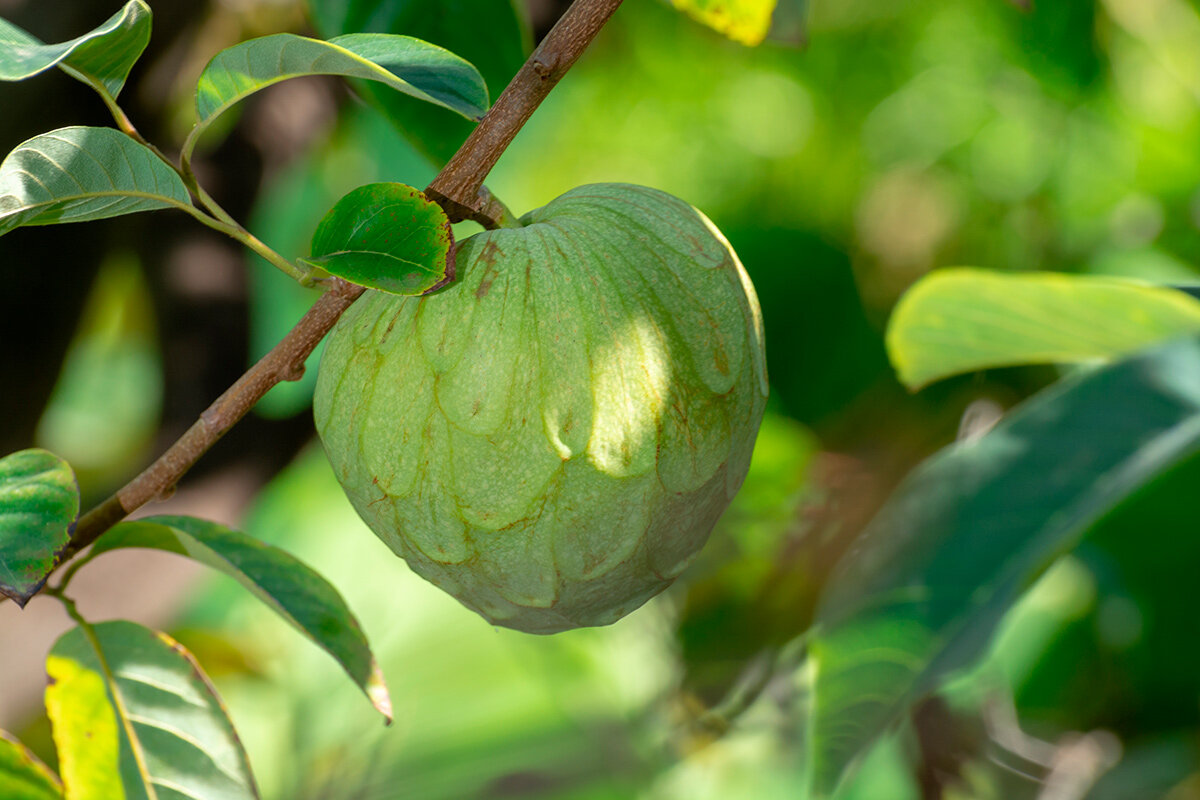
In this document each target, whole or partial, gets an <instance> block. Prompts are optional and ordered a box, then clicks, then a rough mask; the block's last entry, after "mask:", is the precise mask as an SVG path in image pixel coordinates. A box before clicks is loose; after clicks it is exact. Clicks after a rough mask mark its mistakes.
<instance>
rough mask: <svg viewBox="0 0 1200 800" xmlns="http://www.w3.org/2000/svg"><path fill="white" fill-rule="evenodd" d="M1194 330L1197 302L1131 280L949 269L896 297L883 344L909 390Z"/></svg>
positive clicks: (1106, 354)
mask: <svg viewBox="0 0 1200 800" xmlns="http://www.w3.org/2000/svg"><path fill="white" fill-rule="evenodd" d="M1193 331H1200V301H1197V300H1195V299H1194V298H1192V297H1191V296H1189V295H1187V294H1185V293H1183V292H1180V291H1177V290H1175V289H1169V288H1164V287H1159V286H1152V285H1149V284H1146V283H1143V282H1140V281H1134V280H1126V279H1122V278H1105V277H1096V276H1089V275H1065V274H1056V273H1045V272H1033V273H1020V274H1011V273H1000V272H991V271H988V270H982V269H969V268H955V269H943V270H939V271H937V272H934V273H932V274H930V275H928V276H926V277H925V278H923V279H921V280H920V281H918V282H917V283H916V284H914V285H913V286H912V287H911V288H910V289H909V290H908V292H907V293H906V294H905V295H904V297H902V298H901V299H900V302H899V303H898V304H897V305H896V309H895V311H894V312H893V314H892V318H891V320H889V322H888V330H887V347H888V355H889V356H890V358H891V360H892V365H893V366H894V367H895V369H896V372H897V374H898V375H899V377H900V380H901V381H902V382H903V383H904V384H905V385H906V386H908V387H909V388H910V389H919V388H920V387H922V386H925V385H926V384H929V383H932V382H933V381H936V380H940V379H942V378H946V377H949V376H951V375H958V374H961V373H964V372H974V371H976V370H981V369H990V368H993V367H1008V366H1017V365H1022V364H1072V363H1083V362H1090V361H1105V360H1108V359H1112V358H1116V357H1118V356H1122V355H1125V354H1127V353H1130V352H1132V351H1134V350H1137V349H1139V348H1142V347H1146V346H1148V345H1151V344H1154V343H1156V342H1160V341H1162V340H1164V339H1167V338H1170V337H1172V336H1178V335H1181V334H1184V333H1189V332H1193Z"/></svg>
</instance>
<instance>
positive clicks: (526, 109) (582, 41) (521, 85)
mask: <svg viewBox="0 0 1200 800" xmlns="http://www.w3.org/2000/svg"><path fill="white" fill-rule="evenodd" d="M620 5H621V0H575V2H574V3H572V4H571V7H570V8H568V9H567V13H565V14H563V15H562V18H561V19H559V21H558V23H557V24H556V25H555V26H554V27H553V28H552V29H551V30H550V33H548V34H546V38H545V39H543V40H542V43H541V44H539V45H538V47H537V49H536V50H534V51H533V55H531V56H530V57H529V60H528V61H526V62H525V64H524V66H522V67H521V69H520V70H519V71H518V72H517V74H516V75H515V76H514V77H513V79H512V81H511V82H510V83H509V84H508V86H507V87H506V88H505V89H504V91H503V92H502V93H501V94H500V97H499V98H497V100H496V104H495V105H493V106H492V108H491V110H489V111H488V113H487V116H485V117H484V118H483V120H482V121H481V122H480V123H479V125H478V126H477V127H476V128H475V130H473V131H471V135H470V136H469V137H467V141H466V142H464V143H463V146H462V147H460V148H459V149H458V152H457V153H455V154H454V157H453V158H451V159H450V162H449V163H448V164H446V166H445V167H444V168H443V169H442V171H441V172H440V173H439V174H438V176H437V177H436V178H434V179H433V183H431V184H429V187H428V188H427V189H426V190H425V194H427V195H428V196H429V198H430V199H431V200H434V201H436V202H437V203H439V204H440V205H441V206H442V208H444V209H445V210H446V213H447V214H448V215H449V216H450V219H451V220H452V221H454V222H458V221H459V220H464V219H472V220H475V221H476V222H478V223H480V224H481V225H483V226H484V227H485V228H495V227H497V226H498V222H497V220H496V219H495V217H494V216H493V215H494V213H495V212H494V211H492V210H491V209H490V208H489V200H490V195H489V196H487V197H481V196H480V187H481V186H483V180H484V178H486V177H487V174H488V173H489V172H491V171H492V167H494V166H495V165H496V162H497V161H498V160H499V159H500V156H501V155H502V154H503V153H504V151H505V150H506V149H507V148H508V146H509V144H511V143H512V140H513V138H514V137H515V136H516V135H517V132H518V131H520V130H521V128H522V127H523V126H524V125H525V123H526V122H528V121H529V118H530V117H531V116H533V112H534V111H536V110H537V107H538V106H539V105H541V103H542V101H543V100H545V99H546V95H548V94H550V90H551V89H553V88H554V86H555V84H557V83H558V82H559V80H561V79H562V76H563V75H566V74H567V70H569V69H570V68H571V66H572V65H573V64H574V63H575V62H576V61H577V60H578V59H579V56H581V55H582V54H583V51H584V50H586V49H587V46H588V44H590V43H591V41H592V39H594V38H596V34H597V33H599V32H600V29H601V28H603V27H604V23H606V22H608V20H609V18H610V17H611V16H612V15H613V13H614V12H616V10H617V8H618V7H619V6H620Z"/></svg>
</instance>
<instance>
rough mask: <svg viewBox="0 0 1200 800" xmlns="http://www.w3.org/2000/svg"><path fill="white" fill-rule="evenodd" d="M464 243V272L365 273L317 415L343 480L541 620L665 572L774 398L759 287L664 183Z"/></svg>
mask: <svg viewBox="0 0 1200 800" xmlns="http://www.w3.org/2000/svg"><path fill="white" fill-rule="evenodd" d="M522 223H523V224H524V227H520V228H506V229H502V230H496V231H486V232H484V233H480V234H477V235H475V236H472V237H471V238H469V239H467V240H465V241H464V242H462V243H460V245H459V248H458V256H457V268H458V279H457V281H456V282H455V283H454V284H452V285H451V286H449V287H448V288H446V289H445V290H443V291H441V292H437V293H434V294H431V295H428V296H425V297H421V298H401V297H396V296H392V295H385V294H380V293H377V292H368V293H367V294H366V295H365V296H364V297H363V298H361V299H360V300H359V301H358V302H357V303H355V304H354V306H353V307H352V308H351V309H350V310H349V311H348V312H347V313H346V314H345V315H344V316H343V317H342V319H341V321H340V322H339V323H338V325H337V327H336V329H335V330H334V331H333V333H332V335H331V337H330V340H329V343H328V346H327V349H326V351H325V356H324V358H323V360H322V362H321V369H320V374H319V377H318V380H317V389H316V398H315V401H314V413H315V416H316V422H317V430H318V432H319V433H320V436H321V439H322V441H323V442H324V444H325V450H326V452H327V453H328V455H329V460H330V462H331V463H332V464H333V468H334V471H335V473H336V474H337V477H338V480H339V481H341V484H342V487H343V488H344V489H345V490H346V494H347V495H348V496H349V498H350V502H351V503H353V504H354V507H355V508H356V509H357V510H358V513H359V514H360V515H361V516H362V518H363V519H364V520H366V522H367V524H368V525H369V526H370V527H371V529H372V530H374V531H375V533H376V534H377V535H378V536H379V537H380V538H381V539H383V541H384V542H386V543H387V545H388V546H389V547H391V548H392V550H394V551H395V552H396V553H397V554H398V555H400V556H402V557H403V558H404V559H405V560H406V561H408V563H409V565H410V566H411V567H412V568H413V569H414V570H415V571H416V572H417V573H419V574H420V575H422V576H424V577H425V578H427V579H428V580H430V581H432V582H433V583H435V584H437V585H438V586H440V587H441V588H443V589H444V590H446V591H447V592H449V593H450V594H452V595H454V596H455V597H457V598H458V599H459V600H460V601H461V602H462V603H463V604H465V605H466V606H468V607H469V608H472V609H474V610H475V611H477V612H479V613H480V614H482V615H483V616H484V617H486V618H487V619H489V620H490V621H492V622H493V623H495V624H498V625H504V626H507V627H510V628H516V629H518V630H523V631H529V632H532V633H553V632H556V631H561V630H566V629H568V628H574V627H578V626H581V625H604V624H607V623H610V622H614V621H615V620H617V619H619V618H621V617H622V616H624V615H625V614H628V613H629V612H630V611H633V610H634V609H635V608H637V607H638V606H640V605H641V604H642V603H644V602H645V601H646V600H648V599H649V598H650V597H652V596H654V595H655V594H657V593H658V592H660V591H662V590H663V589H664V588H666V587H667V586H668V585H669V584H670V583H671V581H672V580H673V579H674V578H675V577H676V576H677V575H679V573H680V572H681V571H683V569H684V567H686V566H687V564H688V562H689V561H690V560H691V559H692V557H693V556H694V555H695V554H696V552H697V551H699V549H700V548H701V546H703V544H704V542H705V540H706V539H707V538H708V535H709V532H710V531H711V530H712V528H713V525H714V524H715V523H716V521H717V518H718V517H720V516H721V513H722V512H723V511H724V510H725V507H726V506H727V505H728V504H729V501H730V499H731V498H732V497H733V495H734V494H735V493H736V492H737V490H738V488H739V487H740V486H741V483H742V480H743V479H744V478H745V476H746V470H747V468H748V466H749V462H750V453H751V450H752V449H753V447H754V438H755V435H756V433H757V431H758V425H759V422H760V421H761V419H762V413H763V407H764V405H765V403H766V397H767V378H766V365H765V360H764V356H763V337H762V322H761V319H760V315H759V309H758V300H757V298H756V297H755V296H754V289H753V287H752V286H751V284H750V280H749V278H748V277H747V276H746V273H745V271H744V270H743V269H742V266H741V264H740V263H739V262H738V260H737V256H735V255H734V253H733V250H732V249H730V247H729V244H728V243H727V242H726V241H725V239H724V237H722V236H721V234H720V233H719V232H718V231H717V230H716V228H715V227H713V225H712V223H710V222H709V221H708V220H707V219H706V218H705V217H704V216H703V215H702V214H700V213H699V212H698V211H696V210H695V209H693V208H692V207H691V206H689V205H687V204H686V203H684V202H682V201H680V200H678V199H676V198H674V197H671V196H670V195H667V194H664V193H662V192H659V191H656V190H653V189H647V188H643V187H639V186H629V185H623V184H598V185H592V186H583V187H580V188H578V189H574V190H572V191H570V192H567V193H566V194H565V195H563V196H562V197H560V198H558V199H557V200H555V201H554V202H552V203H550V204H549V205H547V206H546V207H545V208H542V209H539V210H537V211H534V212H532V213H530V214H528V215H526V216H525V217H524V218H523V219H522Z"/></svg>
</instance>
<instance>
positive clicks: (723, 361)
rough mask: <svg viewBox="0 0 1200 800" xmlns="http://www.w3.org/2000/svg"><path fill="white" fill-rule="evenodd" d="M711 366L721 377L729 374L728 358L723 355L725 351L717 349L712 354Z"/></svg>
mask: <svg viewBox="0 0 1200 800" xmlns="http://www.w3.org/2000/svg"><path fill="white" fill-rule="evenodd" d="M713 366H715V367H716V368H717V372H719V373H721V374H722V375H728V374H729V358H728V357H727V356H726V355H725V351H724V350H723V349H722V348H719V347H718V348H717V350H716V352H715V353H714V354H713Z"/></svg>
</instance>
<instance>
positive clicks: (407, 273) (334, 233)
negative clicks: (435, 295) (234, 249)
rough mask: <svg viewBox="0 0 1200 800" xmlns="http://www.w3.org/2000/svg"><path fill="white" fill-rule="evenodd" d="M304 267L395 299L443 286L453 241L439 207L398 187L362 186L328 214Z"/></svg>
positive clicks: (416, 192)
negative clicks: (312, 268) (308, 266)
mask: <svg viewBox="0 0 1200 800" xmlns="http://www.w3.org/2000/svg"><path fill="white" fill-rule="evenodd" d="M307 262H308V263H310V264H312V265H313V266H317V267H320V268H321V269H323V270H325V271H326V272H328V273H330V274H332V275H337V276H338V277H339V278H343V279H345V280H348V281H350V282H351V283H357V284H358V285H360V286H366V287H368V288H371V289H378V290H380V291H383V292H389V293H391V294H400V295H419V294H424V293H426V292H430V291H432V290H434V289H436V288H438V287H440V286H443V285H445V284H446V283H447V282H448V281H449V280H451V279H453V277H454V274H453V270H454V236H453V234H452V233H451V231H450V220H449V219H447V218H446V213H445V212H444V211H442V208H441V206H439V205H438V204H437V203H434V202H432V201H431V200H429V199H428V198H427V197H425V195H424V194H423V193H422V192H420V191H419V190H417V189H414V188H412V187H411V186H405V185H404V184H403V183H368V184H367V185H366V186H360V187H358V188H357V189H355V190H354V191H352V192H350V193H349V194H347V195H346V196H345V197H343V198H342V199H341V200H339V201H338V202H337V204H336V205H335V206H334V207H333V208H332V209H330V211H329V213H328V214H326V215H325V218H324V219H323V220H321V224H320V225H318V226H317V231H316V233H314V234H313V243H312V258H310V259H307Z"/></svg>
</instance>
